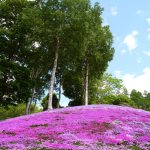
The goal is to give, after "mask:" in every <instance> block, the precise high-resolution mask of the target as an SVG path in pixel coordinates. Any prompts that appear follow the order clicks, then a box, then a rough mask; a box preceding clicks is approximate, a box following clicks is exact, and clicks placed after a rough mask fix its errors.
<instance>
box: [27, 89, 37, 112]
mask: <svg viewBox="0 0 150 150" xmlns="http://www.w3.org/2000/svg"><path fill="white" fill-rule="evenodd" d="M34 94H35V88H33V89H32V97H30V98H29V99H28V102H27V105H26V115H28V114H30V110H31V104H32V101H33V98H34Z"/></svg>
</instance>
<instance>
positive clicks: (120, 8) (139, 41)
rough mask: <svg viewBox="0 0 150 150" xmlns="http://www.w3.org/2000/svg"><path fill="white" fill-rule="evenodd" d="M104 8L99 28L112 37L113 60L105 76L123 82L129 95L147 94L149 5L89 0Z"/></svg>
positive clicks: (149, 82) (132, 0)
mask: <svg viewBox="0 0 150 150" xmlns="http://www.w3.org/2000/svg"><path fill="white" fill-rule="evenodd" d="M91 2H92V4H94V3H95V2H99V3H100V6H101V7H103V8H104V12H103V15H102V18H103V24H104V25H109V26H110V30H111V32H112V34H113V36H114V44H113V46H114V48H115V55H114V59H113V60H112V61H111V62H110V64H109V67H108V70H107V72H109V73H111V74H113V76H116V77H118V78H121V79H122V80H123V83H124V85H125V86H126V88H127V89H128V91H129V92H130V91H131V90H132V89H137V90H139V91H141V92H143V91H144V90H147V91H149V92H150V9H149V8H150V1H149V0H142V1H141V0H140V1H137V0H126V1H124V0H92V1H91Z"/></svg>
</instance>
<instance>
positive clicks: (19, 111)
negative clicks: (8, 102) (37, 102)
mask: <svg viewBox="0 0 150 150" xmlns="http://www.w3.org/2000/svg"><path fill="white" fill-rule="evenodd" d="M25 108H26V104H19V105H16V106H9V107H8V108H7V109H5V108H4V107H0V120H4V119H8V118H13V117H17V116H22V115H24V114H25ZM40 111H41V110H40V109H39V108H38V107H36V108H35V109H34V106H33V105H32V106H31V113H34V112H40Z"/></svg>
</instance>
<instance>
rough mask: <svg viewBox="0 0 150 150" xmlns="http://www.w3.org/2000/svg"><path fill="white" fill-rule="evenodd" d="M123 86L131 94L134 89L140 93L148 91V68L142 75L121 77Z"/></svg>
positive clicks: (149, 73) (149, 77) (149, 89)
mask: <svg viewBox="0 0 150 150" xmlns="http://www.w3.org/2000/svg"><path fill="white" fill-rule="evenodd" d="M122 79H123V84H124V86H125V87H126V88H127V89H128V91H129V92H131V91H132V90H133V89H136V90H138V91H140V92H144V91H145V90H146V91H150V86H149V84H148V83H150V68H149V67H147V68H145V69H144V70H143V73H142V74H140V75H134V74H125V75H123V76H122Z"/></svg>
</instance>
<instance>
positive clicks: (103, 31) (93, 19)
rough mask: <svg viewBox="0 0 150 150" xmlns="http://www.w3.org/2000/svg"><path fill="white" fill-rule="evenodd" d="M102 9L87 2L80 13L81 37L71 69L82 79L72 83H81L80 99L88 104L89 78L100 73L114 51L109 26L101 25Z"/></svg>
mask: <svg viewBox="0 0 150 150" xmlns="http://www.w3.org/2000/svg"><path fill="white" fill-rule="evenodd" d="M102 10H103V9H102V8H101V7H100V6H99V5H98V4H97V3H96V4H95V6H94V7H91V6H90V5H89V4H88V7H87V8H86V9H85V10H84V11H83V13H81V14H80V17H82V18H81V20H82V23H80V25H81V26H83V30H81V33H82V37H81V38H80V40H81V41H82V42H80V45H81V46H80V47H79V48H80V52H79V53H78V54H77V55H75V56H74V57H78V58H76V60H75V63H74V64H75V65H74V66H73V68H74V69H72V70H73V73H74V72H78V74H79V75H78V76H80V78H81V79H83V80H82V82H81V83H74V85H79V84H80V85H82V86H81V88H80V92H82V99H83V101H84V102H82V103H84V104H85V105H87V104H88V88H89V86H90V85H89V82H91V81H90V80H93V79H94V78H98V77H99V76H101V75H102V73H103V72H104V71H105V70H106V68H107V66H108V62H109V61H110V60H112V58H113V53H114V49H113V48H112V34H111V32H110V30H109V27H108V26H102V18H101V17H100V16H101V14H102ZM79 66H80V67H79ZM81 66H82V68H81ZM74 70H75V71H74ZM70 72H71V71H70ZM76 74H77V73H75V75H76ZM72 76H73V75H72ZM72 78H73V77H72ZM78 81H79V80H78ZM68 84H69V83H68ZM77 87H78V86H77ZM66 88H67V86H66V84H65V94H66V93H68V92H67V91H66V90H67V89H66ZM68 91H69V90H68ZM77 91H78V90H77ZM68 94H69V93H68ZM68 94H67V95H68ZM78 95H79V94H78ZM69 98H71V97H69ZM75 99H76V98H75Z"/></svg>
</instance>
